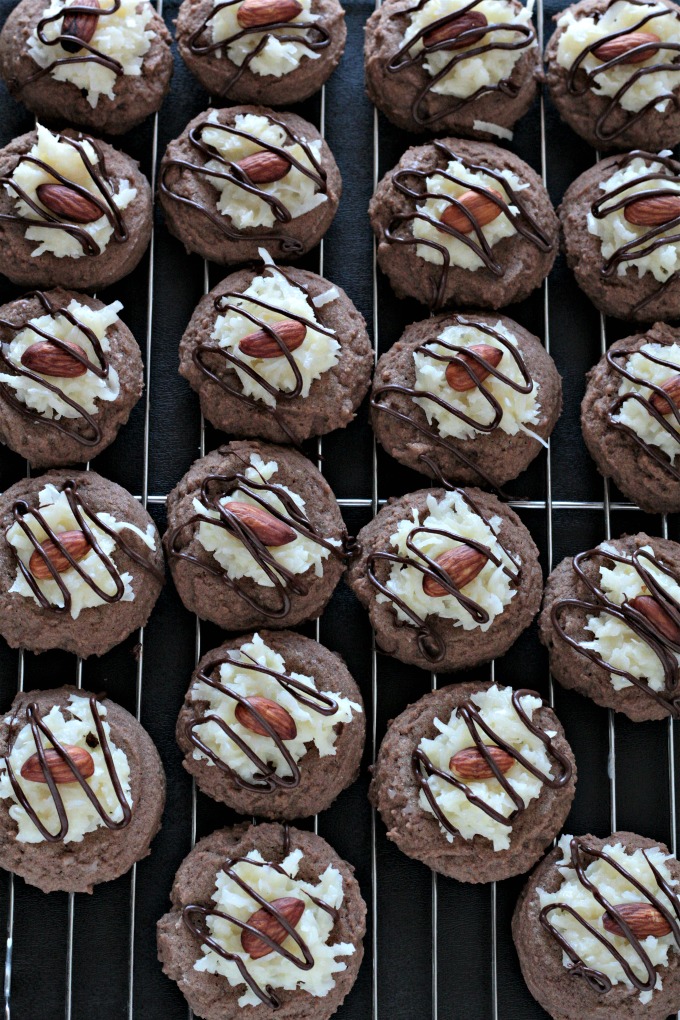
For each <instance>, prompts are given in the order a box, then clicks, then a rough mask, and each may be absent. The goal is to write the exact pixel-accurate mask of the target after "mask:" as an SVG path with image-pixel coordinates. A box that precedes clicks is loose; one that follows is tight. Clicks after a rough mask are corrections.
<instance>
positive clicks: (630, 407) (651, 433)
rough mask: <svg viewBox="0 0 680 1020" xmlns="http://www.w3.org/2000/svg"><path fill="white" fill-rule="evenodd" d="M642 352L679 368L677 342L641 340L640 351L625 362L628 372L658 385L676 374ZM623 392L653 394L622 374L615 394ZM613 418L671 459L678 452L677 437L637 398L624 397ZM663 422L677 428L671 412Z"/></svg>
mask: <svg viewBox="0 0 680 1020" xmlns="http://www.w3.org/2000/svg"><path fill="white" fill-rule="evenodd" d="M645 353H647V354H651V355H652V356H653V357H655V358H660V359H661V360H663V361H669V362H671V363H672V364H673V365H677V366H678V368H679V369H680V344H671V345H670V346H666V345H665V344H645V345H644V347H641V348H640V351H636V352H635V354H631V356H630V357H629V358H628V360H627V361H626V364H625V368H626V371H627V372H630V374H631V375H634V376H635V377H636V378H637V379H644V380H645V381H646V382H650V383H653V384H654V385H655V386H662V385H663V383H665V382H666V381H667V380H668V379H671V378H672V377H673V376H674V375H677V374H678V373H677V372H674V371H673V369H672V368H666V367H665V366H664V365H656V364H655V363H654V362H653V361H650V360H649V358H646V357H645V356H644V354H645ZM626 393H640V394H641V395H642V396H643V397H646V398H647V399H649V398H650V397H652V396H653V390H651V389H647V388H646V387H644V386H640V384H639V383H634V382H631V381H630V380H629V379H625V378H624V379H622V380H621V385H620V386H619V396H623V395H624V394H626ZM613 420H614V421H617V422H621V424H622V425H627V426H628V428H631V429H632V430H633V432H635V434H636V435H637V436H639V438H640V439H641V440H642V441H643V442H644V443H647V444H648V445H649V446H658V448H659V449H660V450H663V452H664V453H665V454H667V455H668V457H669V458H670V460H671V462H673V461H674V460H675V458H676V457H677V456H678V442H677V439H674V438H673V436H672V435H670V434H669V433H668V432H667V431H666V429H665V428H664V427H663V425H661V424H660V423H659V422H658V421H657V420H656V418H654V416H653V415H651V414H650V413H649V412H648V411H647V410H646V409H645V407H644V406H643V405H642V404H641V403H640V402H639V401H637V400H626V401H625V403H623V404H622V405H621V408H620V410H619V411H618V412H617V414H615V415H614V419H613ZM666 422H667V423H668V424H669V425H670V426H671V428H673V429H677V422H676V420H675V418H674V417H673V415H668V417H667V418H666Z"/></svg>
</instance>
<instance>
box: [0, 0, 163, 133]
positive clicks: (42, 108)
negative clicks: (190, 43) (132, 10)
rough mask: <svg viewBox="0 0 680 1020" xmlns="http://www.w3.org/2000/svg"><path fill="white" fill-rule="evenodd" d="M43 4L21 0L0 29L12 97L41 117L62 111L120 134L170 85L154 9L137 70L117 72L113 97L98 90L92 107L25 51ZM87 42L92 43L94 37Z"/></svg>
mask: <svg viewBox="0 0 680 1020" xmlns="http://www.w3.org/2000/svg"><path fill="white" fill-rule="evenodd" d="M146 2H147V0H142V3H146ZM142 3H140V4H139V6H138V10H139V9H141V7H142ZM67 6H71V5H69V4H68V3H66V2H65V3H64V7H67ZM100 6H101V7H103V8H106V7H108V6H110V5H109V4H101V5H100ZM48 7H49V0H21V3H19V4H18V5H17V6H16V7H15V8H14V10H13V11H12V12H11V14H10V15H9V17H8V18H7V21H6V22H5V25H4V28H3V30H2V32H1V33H0V75H2V77H3V78H4V80H5V82H6V84H7V88H8V89H9V91H10V94H11V95H12V96H13V97H14V98H15V99H16V100H18V101H19V102H20V103H23V104H24V106H27V107H28V109H29V110H31V112H32V113H34V114H36V116H37V117H38V119H40V120H42V121H44V122H45V123H48V124H54V123H56V124H61V123H62V122H63V120H64V115H65V114H67V116H68V122H69V124H73V125H74V126H75V127H79V128H85V129H87V130H90V131H95V132H96V133H101V134H104V135H121V134H124V133H125V132H126V131H130V130H131V129H132V128H133V127H136V126H137V125H138V124H141V122H142V121H143V120H146V118H147V117H148V116H150V115H151V114H152V113H155V111H156V110H158V109H160V106H161V103H162V102H163V99H164V98H165V96H166V95H167V93H168V90H169V89H170V78H171V77H172V53H171V51H170V45H171V43H172V38H171V36H170V33H169V32H168V30H167V28H166V27H165V24H164V22H163V19H162V18H161V17H160V16H159V15H158V14H157V13H156V11H155V10H154V11H153V13H152V16H151V19H150V21H149V22H148V24H147V27H146V31H147V32H149V31H151V32H153V38H152V39H151V45H150V47H149V49H148V50H147V52H146V53H145V55H144V60H143V63H142V73H141V74H140V75H130V74H121V75H118V76H117V77H116V83H115V86H114V90H113V91H114V98H113V99H109V97H108V96H105V95H102V94H100V95H99V98H98V100H97V105H96V106H95V107H92V106H91V105H90V103H89V102H88V99H87V94H86V93H85V92H83V91H82V90H81V89H79V88H78V86H77V85H75V84H74V83H73V82H70V81H58V80H57V79H55V78H54V77H53V76H52V74H51V73H50V72H49V71H47V72H46V73H43V74H41V73H40V72H41V68H40V65H39V64H37V63H36V62H35V60H34V59H33V57H32V56H31V55H30V53H29V49H28V43H29V39H30V37H31V35H33V34H34V32H35V30H36V28H37V25H38V22H39V21H40V19H41V18H42V17H43V13H44V11H46V10H47V8H48ZM105 21H106V17H105V15H101V16H100V24H101V23H105ZM102 27H103V25H102ZM92 45H93V46H95V48H96V39H95V40H93V41H92ZM59 52H61V48H60V47H59ZM77 56H78V57H79V58H80V59H81V60H82V59H83V58H86V57H87V56H88V51H87V50H85V49H82V50H80V51H78V53H77ZM36 75H38V77H35V76H36ZM32 79H33V80H32Z"/></svg>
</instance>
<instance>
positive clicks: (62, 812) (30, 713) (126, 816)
mask: <svg viewBox="0 0 680 1020" xmlns="http://www.w3.org/2000/svg"><path fill="white" fill-rule="evenodd" d="M89 704H90V712H91V714H92V721H93V722H94V725H95V729H96V731H97V740H98V741H99V746H100V747H101V751H102V754H103V755H104V761H105V762H106V770H107V772H108V774H109V779H110V780H111V785H112V786H113V789H114V792H115V795H116V799H117V801H118V803H119V805H120V807H121V810H122V812H123V817H122V819H121V820H120V821H119V822H114V821H113V819H112V818H111V817H110V815H109V814H108V813H107V811H106V809H105V808H104V805H103V804H102V803H101V802H100V801H99V799H98V797H97V795H96V794H95V792H94V790H93V789H92V787H91V786H90V785H89V783H88V782H87V780H86V779H85V777H84V776H83V774H82V772H81V771H80V769H79V768H78V766H77V765H76V763H75V762H74V760H73V758H72V757H71V755H70V754H69V753H68V751H67V750H66V748H65V747H64V746H63V745H62V744H61V743H60V742H59V741H58V740H57V738H56V737H55V736H54V734H53V733H52V731H51V730H50V729H49V727H48V726H47V725H46V724H45V722H44V721H43V719H42V717H41V715H40V709H39V708H38V706H37V704H36V703H35V702H31V704H29V705H27V706H26V721H27V722H28V724H29V725H30V727H31V733H32V734H33V740H34V742H35V749H36V752H37V755H38V760H39V762H40V767H41V769H42V773H43V776H44V777H45V782H46V783H47V787H48V789H49V791H50V795H51V797H52V802H53V804H54V809H55V811H56V812H57V816H58V818H59V831H58V832H56V833H52V832H50V831H49V829H47V828H46V827H45V826H44V825H43V823H42V822H41V821H40V818H39V817H38V815H37V813H36V811H35V810H34V809H33V807H32V806H31V802H30V800H29V799H28V797H27V796H26V794H25V792H24V790H23V789H22V788H21V786H20V784H19V782H18V780H17V777H16V776H15V774H14V770H13V768H12V765H11V763H10V756H11V754H12V749H11V747H10V751H9V754H7V755H5V756H4V759H3V761H4V763H5V768H6V769H7V776H8V778H9V781H10V783H11V784H12V790H13V791H14V796H15V797H16V799H17V800H18V801H19V803H20V804H21V806H22V808H23V809H24V811H25V812H26V814H27V815H28V817H29V818H30V820H31V821H32V822H33V824H34V825H35V827H36V829H37V830H38V832H39V833H40V835H41V836H42V837H43V839H45V840H47V842H48V843H59V842H61V841H62V840H63V839H64V838H65V836H66V834H67V833H68V827H69V821H68V815H67V813H66V808H65V807H64V801H63V798H62V796H61V793H60V792H59V784H57V783H55V781H54V779H53V777H52V773H51V772H50V769H49V766H48V765H47V761H46V759H45V745H44V743H43V737H45V738H46V739H47V741H48V742H49V743H50V745H51V746H52V747H53V748H54V750H55V751H56V753H57V754H58V755H59V758H60V759H61V761H63V762H64V764H65V765H67V766H68V768H69V769H70V770H71V772H72V773H73V782H77V783H78V785H79V786H80V787H81V789H82V790H83V793H84V794H85V795H86V797H87V799H88V800H89V801H90V803H91V804H92V806H93V807H94V808H95V810H96V811H97V814H98V815H99V817H100V818H101V820H102V822H103V823H104V825H105V826H106V827H107V829H124V828H125V827H126V826H127V825H129V824H130V820H131V818H132V809H131V807H130V804H129V803H128V801H127V798H126V796H125V793H124V792H123V787H122V784H121V782H120V779H119V777H118V773H117V772H116V766H115V765H114V762H113V756H112V754H111V748H110V747H109V742H108V740H107V737H106V732H105V730H104V724H103V721H102V718H101V716H100V715H99V709H98V708H97V698H96V696H95V695H94V694H92V695H90V698H89ZM69 711H71V709H69ZM17 725H18V720H17V719H16V717H15V718H14V719H13V720H12V728H13V729H15V730H16V728H17Z"/></svg>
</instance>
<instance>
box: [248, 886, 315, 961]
mask: <svg viewBox="0 0 680 1020" xmlns="http://www.w3.org/2000/svg"><path fill="white" fill-rule="evenodd" d="M270 906H271V907H272V908H273V909H274V910H276V911H278V913H279V914H280V915H281V917H283V918H285V920H286V921H287V922H288V924H289V925H290V926H291V928H294V927H295V926H296V924H297V923H298V921H299V920H300V918H301V917H302V915H303V913H304V910H305V905H304V903H303V901H302V900H298V899H296V897H294V896H282V897H281V898H280V899H278V900H272V901H271V903H270ZM247 924H248V925H249V926H250V927H251V928H255V929H256V930H257V931H259V932H261V933H262V934H263V935H267V936H269V938H270V939H271V940H272V942H275V943H276V944H277V946H280V945H281V944H282V943H283V942H285V941H286V939H287V938H288V932H287V931H286V929H285V928H284V926H283V925H282V924H281V922H280V921H279V920H278V918H277V917H275V916H274V915H273V914H271V913H270V911H269V910H267V909H266V908H265V907H261V908H260V910H256V911H255V913H254V914H251V916H250V917H249V918H248V921H247ZM241 946H242V947H243V951H244V952H245V953H248V955H249V956H250V958H251V960H261V959H262V957H263V956H269V954H270V953H273V952H274V949H273V948H272V947H271V946H270V945H268V944H267V943H266V942H265V941H264V940H263V939H261V938H259V937H258V936H257V935H256V934H255V932H251V931H247V930H246V929H244V930H243V931H242V932H241Z"/></svg>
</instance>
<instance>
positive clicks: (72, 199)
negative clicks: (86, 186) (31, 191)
mask: <svg viewBox="0 0 680 1020" xmlns="http://www.w3.org/2000/svg"><path fill="white" fill-rule="evenodd" d="M35 193H36V195H37V196H38V199H39V201H40V202H42V204H43V205H44V206H45V208H46V209H47V210H48V211H49V212H51V213H53V214H54V215H55V216H58V217H59V218H60V219H62V220H69V221H70V222H71V223H94V221H95V220H98V219H99V218H100V216H103V215H104V214H103V213H102V211H101V209H100V208H99V206H98V205H97V203H96V202H95V201H94V199H92V198H88V197H87V196H86V195H81V194H80V192H79V191H76V190H75V189H74V188H69V187H67V185H65V184H39V185H38V187H37V188H36V189H35Z"/></svg>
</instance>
